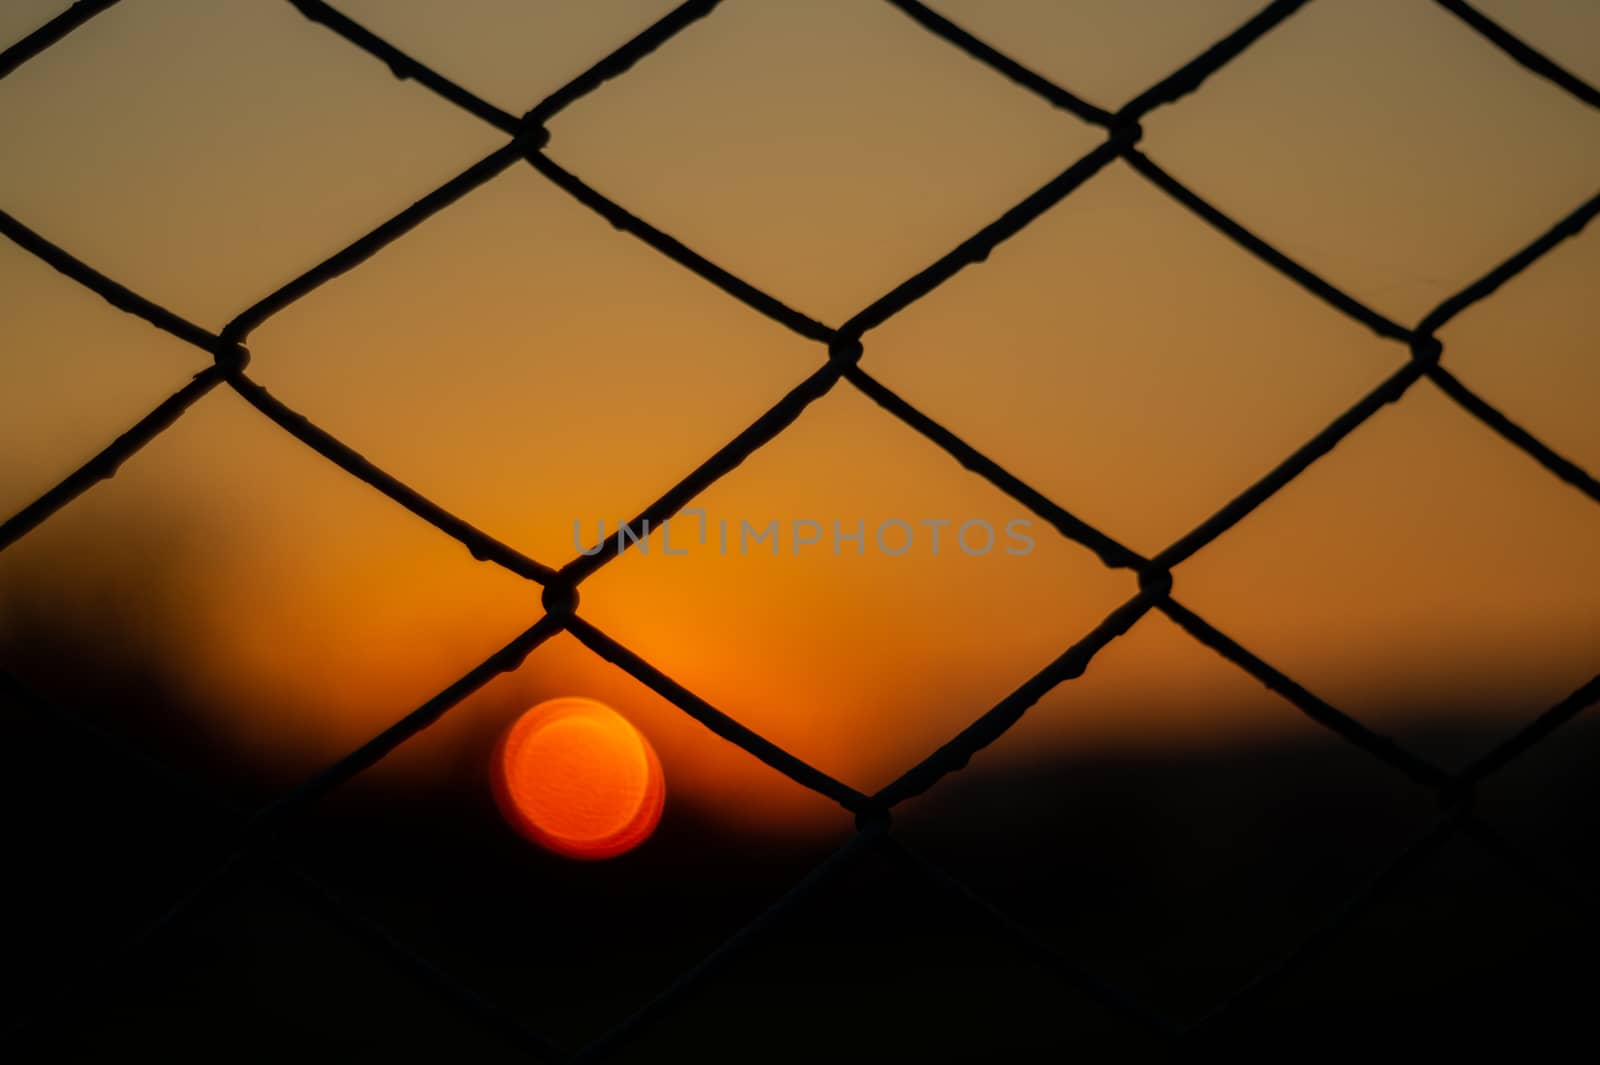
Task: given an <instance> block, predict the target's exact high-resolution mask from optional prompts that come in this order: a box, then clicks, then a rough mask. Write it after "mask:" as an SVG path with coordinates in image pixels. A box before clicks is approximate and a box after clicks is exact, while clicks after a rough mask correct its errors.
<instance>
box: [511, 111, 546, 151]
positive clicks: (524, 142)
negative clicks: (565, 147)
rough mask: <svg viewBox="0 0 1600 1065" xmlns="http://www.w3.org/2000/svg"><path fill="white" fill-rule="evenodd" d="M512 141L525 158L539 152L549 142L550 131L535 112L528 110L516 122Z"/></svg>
mask: <svg viewBox="0 0 1600 1065" xmlns="http://www.w3.org/2000/svg"><path fill="white" fill-rule="evenodd" d="M514 143H515V144H516V146H517V148H518V149H519V150H520V151H521V152H522V156H523V158H525V159H526V158H531V157H532V156H535V155H537V154H539V153H540V152H541V151H543V150H544V146H545V145H547V144H549V143H550V131H549V130H548V129H547V128H545V124H544V122H543V121H541V120H540V118H539V115H538V113H537V112H535V111H529V112H528V113H527V114H525V115H523V116H522V121H521V122H519V123H518V124H517V136H516V139H515V141H514Z"/></svg>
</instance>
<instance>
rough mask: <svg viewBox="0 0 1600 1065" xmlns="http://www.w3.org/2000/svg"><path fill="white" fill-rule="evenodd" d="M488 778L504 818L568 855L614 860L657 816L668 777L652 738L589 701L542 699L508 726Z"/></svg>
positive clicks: (646, 834)
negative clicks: (544, 700) (651, 740)
mask: <svg viewBox="0 0 1600 1065" xmlns="http://www.w3.org/2000/svg"><path fill="white" fill-rule="evenodd" d="M490 776H491V778H492V780H493V784H494V795H495V800H496V801H497V802H498V803H499V805H500V812H501V814H502V815H503V816H504V817H505V819H506V820H507V821H508V822H509V823H510V824H511V826H512V827H513V828H515V829H516V830H517V831H518V832H520V833H522V835H524V836H526V837H527V838H528V839H531V840H533V841H534V842H535V843H537V844H539V845H540V846H541V847H544V848H546V849H547V850H550V851H554V852H555V853H556V854H560V855H563V856H565V857H568V858H581V859H588V860H596V859H600V858H613V857H615V856H617V855H619V854H622V853H624V852H626V851H630V850H632V849H633V848H634V847H637V846H638V845H639V844H641V843H643V842H644V841H645V840H646V839H648V838H649V837H650V834H651V833H652V832H654V831H655V828H656V824H657V823H658V822H659V821H660V820H661V808H662V806H663V804H664V803H665V801H666V781H665V779H664V777H663V775H662V772H661V763H660V762H659V761H658V760H657V759H656V753H655V751H654V750H653V749H652V748H651V746H650V744H649V742H648V741H647V740H646V739H645V738H644V736H643V735H641V734H640V732H639V730H638V729H636V728H634V727H633V725H632V724H630V723H629V722H628V720H627V719H626V718H624V717H623V716H622V715H621V714H619V713H617V712H616V711H615V710H612V709H611V708H610V707H608V706H605V705H604V704H602V703H599V702H596V701H595V700H593V699H583V698H577V697H567V698H561V699H550V700H548V701H546V702H543V703H540V704H539V705H538V706H536V707H534V708H533V709H532V710H529V711H528V712H526V713H525V714H523V715H522V716H521V717H519V718H517V720H516V721H515V722H513V723H512V725H511V727H510V728H509V729H507V730H506V732H505V735H503V736H502V737H501V738H500V743H499V745H498V746H497V747H496V749H495V756H494V762H493V765H492V766H491V768H490Z"/></svg>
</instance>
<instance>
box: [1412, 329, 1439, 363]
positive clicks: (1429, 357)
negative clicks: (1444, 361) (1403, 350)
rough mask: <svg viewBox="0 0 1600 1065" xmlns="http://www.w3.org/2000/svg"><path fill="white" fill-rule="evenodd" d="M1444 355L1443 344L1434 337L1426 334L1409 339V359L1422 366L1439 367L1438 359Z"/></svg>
mask: <svg viewBox="0 0 1600 1065" xmlns="http://www.w3.org/2000/svg"><path fill="white" fill-rule="evenodd" d="M1443 354H1444V344H1443V342H1441V341H1440V340H1439V338H1438V337H1436V336H1428V335H1426V334H1423V335H1420V336H1414V337H1412V338H1411V358H1412V359H1413V360H1414V361H1416V362H1418V363H1421V364H1422V365H1423V366H1437V365H1439V357H1440V356H1441V355H1443Z"/></svg>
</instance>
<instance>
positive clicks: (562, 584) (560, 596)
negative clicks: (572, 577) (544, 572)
mask: <svg viewBox="0 0 1600 1065" xmlns="http://www.w3.org/2000/svg"><path fill="white" fill-rule="evenodd" d="M539 603H540V605H541V606H543V607H544V612H545V613H546V614H548V615H549V616H550V617H553V618H556V619H557V620H562V621H564V620H566V619H567V618H570V617H572V616H573V615H574V614H576V613H577V612H578V586H577V585H576V584H572V583H570V582H568V581H565V580H556V581H551V582H550V583H549V584H547V585H545V586H544V591H543V593H541V594H540V596H539Z"/></svg>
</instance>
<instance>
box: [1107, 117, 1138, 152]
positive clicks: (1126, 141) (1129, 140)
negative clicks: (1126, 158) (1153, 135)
mask: <svg viewBox="0 0 1600 1065" xmlns="http://www.w3.org/2000/svg"><path fill="white" fill-rule="evenodd" d="M1110 134H1111V136H1110V138H1109V139H1110V141H1111V143H1112V144H1114V145H1116V146H1117V150H1118V151H1119V152H1127V151H1130V150H1132V148H1133V147H1134V145H1136V144H1138V143H1139V142H1140V141H1141V140H1143V139H1144V127H1143V126H1141V125H1139V120H1138V119H1136V118H1122V117H1121V116H1118V117H1116V118H1115V119H1114V120H1113V122H1112V125H1111V129H1110Z"/></svg>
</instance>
